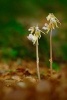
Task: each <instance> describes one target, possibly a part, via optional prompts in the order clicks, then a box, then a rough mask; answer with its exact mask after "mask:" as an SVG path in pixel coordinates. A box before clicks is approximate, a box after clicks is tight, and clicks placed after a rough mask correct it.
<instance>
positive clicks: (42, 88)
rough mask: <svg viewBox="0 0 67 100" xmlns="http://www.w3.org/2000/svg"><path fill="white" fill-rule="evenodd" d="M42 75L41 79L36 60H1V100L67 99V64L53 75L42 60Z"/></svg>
mask: <svg viewBox="0 0 67 100" xmlns="http://www.w3.org/2000/svg"><path fill="white" fill-rule="evenodd" d="M40 76H41V80H40V81H39V80H38V77H37V73H36V62H35V61H29V60H26V61H25V60H22V62H20V60H19V61H10V62H9V63H8V64H7V63H5V62H2V61H1V62H0V100H67V65H65V66H64V67H62V68H61V70H59V71H55V70H53V74H52V76H51V74H50V69H49V68H47V67H46V65H45V64H44V63H43V62H40Z"/></svg>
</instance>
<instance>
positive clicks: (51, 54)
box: [50, 30, 52, 76]
mask: <svg viewBox="0 0 67 100" xmlns="http://www.w3.org/2000/svg"><path fill="white" fill-rule="evenodd" d="M50 72H51V76H52V30H51V33H50Z"/></svg>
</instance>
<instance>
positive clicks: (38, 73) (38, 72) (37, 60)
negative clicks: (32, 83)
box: [36, 39, 40, 80]
mask: <svg viewBox="0 0 67 100" xmlns="http://www.w3.org/2000/svg"><path fill="white" fill-rule="evenodd" d="M36 63H37V75H38V79H39V80H40V71H39V55H38V39H37V41H36Z"/></svg>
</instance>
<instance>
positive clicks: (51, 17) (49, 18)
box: [43, 13, 61, 75]
mask: <svg viewBox="0 0 67 100" xmlns="http://www.w3.org/2000/svg"><path fill="white" fill-rule="evenodd" d="M46 19H47V21H49V23H48V24H47V23H45V25H44V27H43V29H44V30H46V33H48V32H50V59H49V61H50V70H51V75H52V62H53V59H52V30H53V29H55V28H59V27H58V25H57V23H59V24H61V23H60V22H59V20H58V19H57V18H56V17H55V16H54V14H53V13H49V15H48V16H47V17H46Z"/></svg>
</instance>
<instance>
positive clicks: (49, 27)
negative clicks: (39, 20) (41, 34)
mask: <svg viewBox="0 0 67 100" xmlns="http://www.w3.org/2000/svg"><path fill="white" fill-rule="evenodd" d="M46 19H47V21H49V24H47V23H46V24H45V26H44V27H43V29H44V30H47V33H48V32H49V31H50V30H52V29H55V27H56V28H58V25H57V24H58V23H59V24H61V23H60V22H59V20H58V19H57V18H56V17H55V16H54V14H53V13H49V15H48V16H47V17H46Z"/></svg>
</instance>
